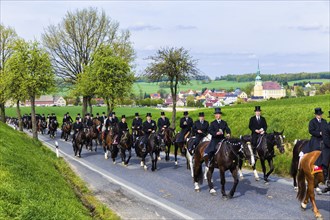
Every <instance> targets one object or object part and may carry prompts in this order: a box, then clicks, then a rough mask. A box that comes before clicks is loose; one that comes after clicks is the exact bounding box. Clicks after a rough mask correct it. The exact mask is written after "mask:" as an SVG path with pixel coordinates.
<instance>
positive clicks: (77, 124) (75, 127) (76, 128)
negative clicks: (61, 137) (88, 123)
mask: <svg viewBox="0 0 330 220" xmlns="http://www.w3.org/2000/svg"><path fill="white" fill-rule="evenodd" d="M83 129H84V126H83V124H82V123H81V122H80V118H79V117H76V122H75V123H73V137H72V143H75V140H76V135H77V133H78V132H79V131H82V130H83Z"/></svg>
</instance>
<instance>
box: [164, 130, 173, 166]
mask: <svg viewBox="0 0 330 220" xmlns="http://www.w3.org/2000/svg"><path fill="white" fill-rule="evenodd" d="M163 138H164V144H165V146H166V149H165V160H166V161H169V160H170V152H171V146H172V144H173V143H174V130H173V129H172V128H166V129H165V130H164V135H163Z"/></svg>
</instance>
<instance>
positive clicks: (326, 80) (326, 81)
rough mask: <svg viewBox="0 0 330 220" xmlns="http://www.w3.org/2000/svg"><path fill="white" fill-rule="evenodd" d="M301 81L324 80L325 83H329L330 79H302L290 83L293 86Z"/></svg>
mask: <svg viewBox="0 0 330 220" xmlns="http://www.w3.org/2000/svg"><path fill="white" fill-rule="evenodd" d="M299 82H323V83H329V82H330V79H302V80H296V81H290V82H288V84H289V85H290V86H292V85H293V84H294V83H299Z"/></svg>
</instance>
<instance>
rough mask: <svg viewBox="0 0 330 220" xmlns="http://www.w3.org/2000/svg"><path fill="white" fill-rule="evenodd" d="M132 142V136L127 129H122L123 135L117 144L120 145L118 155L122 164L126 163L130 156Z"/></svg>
mask: <svg viewBox="0 0 330 220" xmlns="http://www.w3.org/2000/svg"><path fill="white" fill-rule="evenodd" d="M132 143H133V138H132V135H131V134H130V133H129V131H124V133H123V135H122V136H121V138H120V141H119V146H120V155H121V161H122V163H123V164H124V165H126V166H127V165H128V163H129V160H130V159H131V157H132V148H131V147H132ZM126 151H128V158H127V160H126Z"/></svg>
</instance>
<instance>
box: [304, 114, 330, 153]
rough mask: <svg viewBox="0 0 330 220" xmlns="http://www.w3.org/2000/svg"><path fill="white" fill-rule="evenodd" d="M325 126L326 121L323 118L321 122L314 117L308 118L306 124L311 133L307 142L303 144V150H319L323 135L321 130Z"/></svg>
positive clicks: (305, 151)
mask: <svg viewBox="0 0 330 220" xmlns="http://www.w3.org/2000/svg"><path fill="white" fill-rule="evenodd" d="M326 127H327V121H326V120H324V119H323V118H322V119H321V122H318V120H317V119H316V118H313V119H312V120H310V122H309V125H308V131H309V133H310V134H311V135H312V136H311V139H310V141H309V144H307V145H305V147H304V149H303V152H304V153H309V152H312V151H315V150H321V142H322V140H323V137H322V135H321V132H322V131H323V130H324V129H325V128H326Z"/></svg>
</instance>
